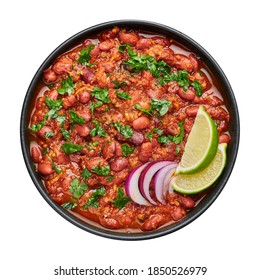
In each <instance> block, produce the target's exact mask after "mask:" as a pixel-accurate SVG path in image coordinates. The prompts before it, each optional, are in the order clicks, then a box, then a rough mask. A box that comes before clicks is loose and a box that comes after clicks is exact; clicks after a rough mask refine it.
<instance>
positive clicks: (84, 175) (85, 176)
mask: <svg viewBox="0 0 260 280" xmlns="http://www.w3.org/2000/svg"><path fill="white" fill-rule="evenodd" d="M81 176H82V178H83V179H84V180H86V179H88V178H89V177H91V172H90V171H89V170H88V169H87V168H84V169H83V170H82V173H81Z"/></svg>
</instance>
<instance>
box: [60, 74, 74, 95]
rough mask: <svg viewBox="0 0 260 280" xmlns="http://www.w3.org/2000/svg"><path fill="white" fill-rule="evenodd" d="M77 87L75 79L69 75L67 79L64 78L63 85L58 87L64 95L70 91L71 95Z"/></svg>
mask: <svg viewBox="0 0 260 280" xmlns="http://www.w3.org/2000/svg"><path fill="white" fill-rule="evenodd" d="M74 87H75V84H74V83H73V80H72V78H71V76H68V78H67V79H63V80H62V82H61V87H60V88H58V89H57V90H58V93H59V94H61V95H63V94H65V93H68V95H71V93H72V92H73V90H74Z"/></svg>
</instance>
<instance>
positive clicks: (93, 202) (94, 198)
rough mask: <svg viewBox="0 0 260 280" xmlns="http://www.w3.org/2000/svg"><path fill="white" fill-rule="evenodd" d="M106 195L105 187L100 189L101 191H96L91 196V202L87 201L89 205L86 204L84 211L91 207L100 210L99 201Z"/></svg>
mask: <svg viewBox="0 0 260 280" xmlns="http://www.w3.org/2000/svg"><path fill="white" fill-rule="evenodd" d="M105 193H106V189H105V188H104V187H100V188H99V189H96V190H95V191H94V192H93V194H92V195H91V197H90V198H89V200H88V201H87V203H85V204H84V205H83V206H82V208H83V209H84V210H87V209H88V207H89V206H91V207H94V208H98V206H99V202H98V199H99V198H100V197H101V196H104V194H105Z"/></svg>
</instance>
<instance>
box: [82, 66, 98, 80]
mask: <svg viewBox="0 0 260 280" xmlns="http://www.w3.org/2000/svg"><path fill="white" fill-rule="evenodd" d="M80 77H81V79H82V80H83V81H84V82H85V83H86V84H89V83H90V82H91V81H92V80H93V78H94V77H95V74H94V73H93V72H92V70H91V69H90V67H86V68H83V69H82V74H81V76H80Z"/></svg>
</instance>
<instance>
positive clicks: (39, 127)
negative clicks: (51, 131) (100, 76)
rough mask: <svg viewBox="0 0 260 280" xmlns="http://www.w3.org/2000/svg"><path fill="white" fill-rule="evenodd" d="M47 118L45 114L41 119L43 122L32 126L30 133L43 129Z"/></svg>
mask: <svg viewBox="0 0 260 280" xmlns="http://www.w3.org/2000/svg"><path fill="white" fill-rule="evenodd" d="M47 118H48V115H47V114H45V115H44V117H43V120H42V121H41V122H39V123H37V124H32V126H31V131H32V132H37V131H39V130H40V129H41V128H43V127H44V126H45V123H46V121H47Z"/></svg>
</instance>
